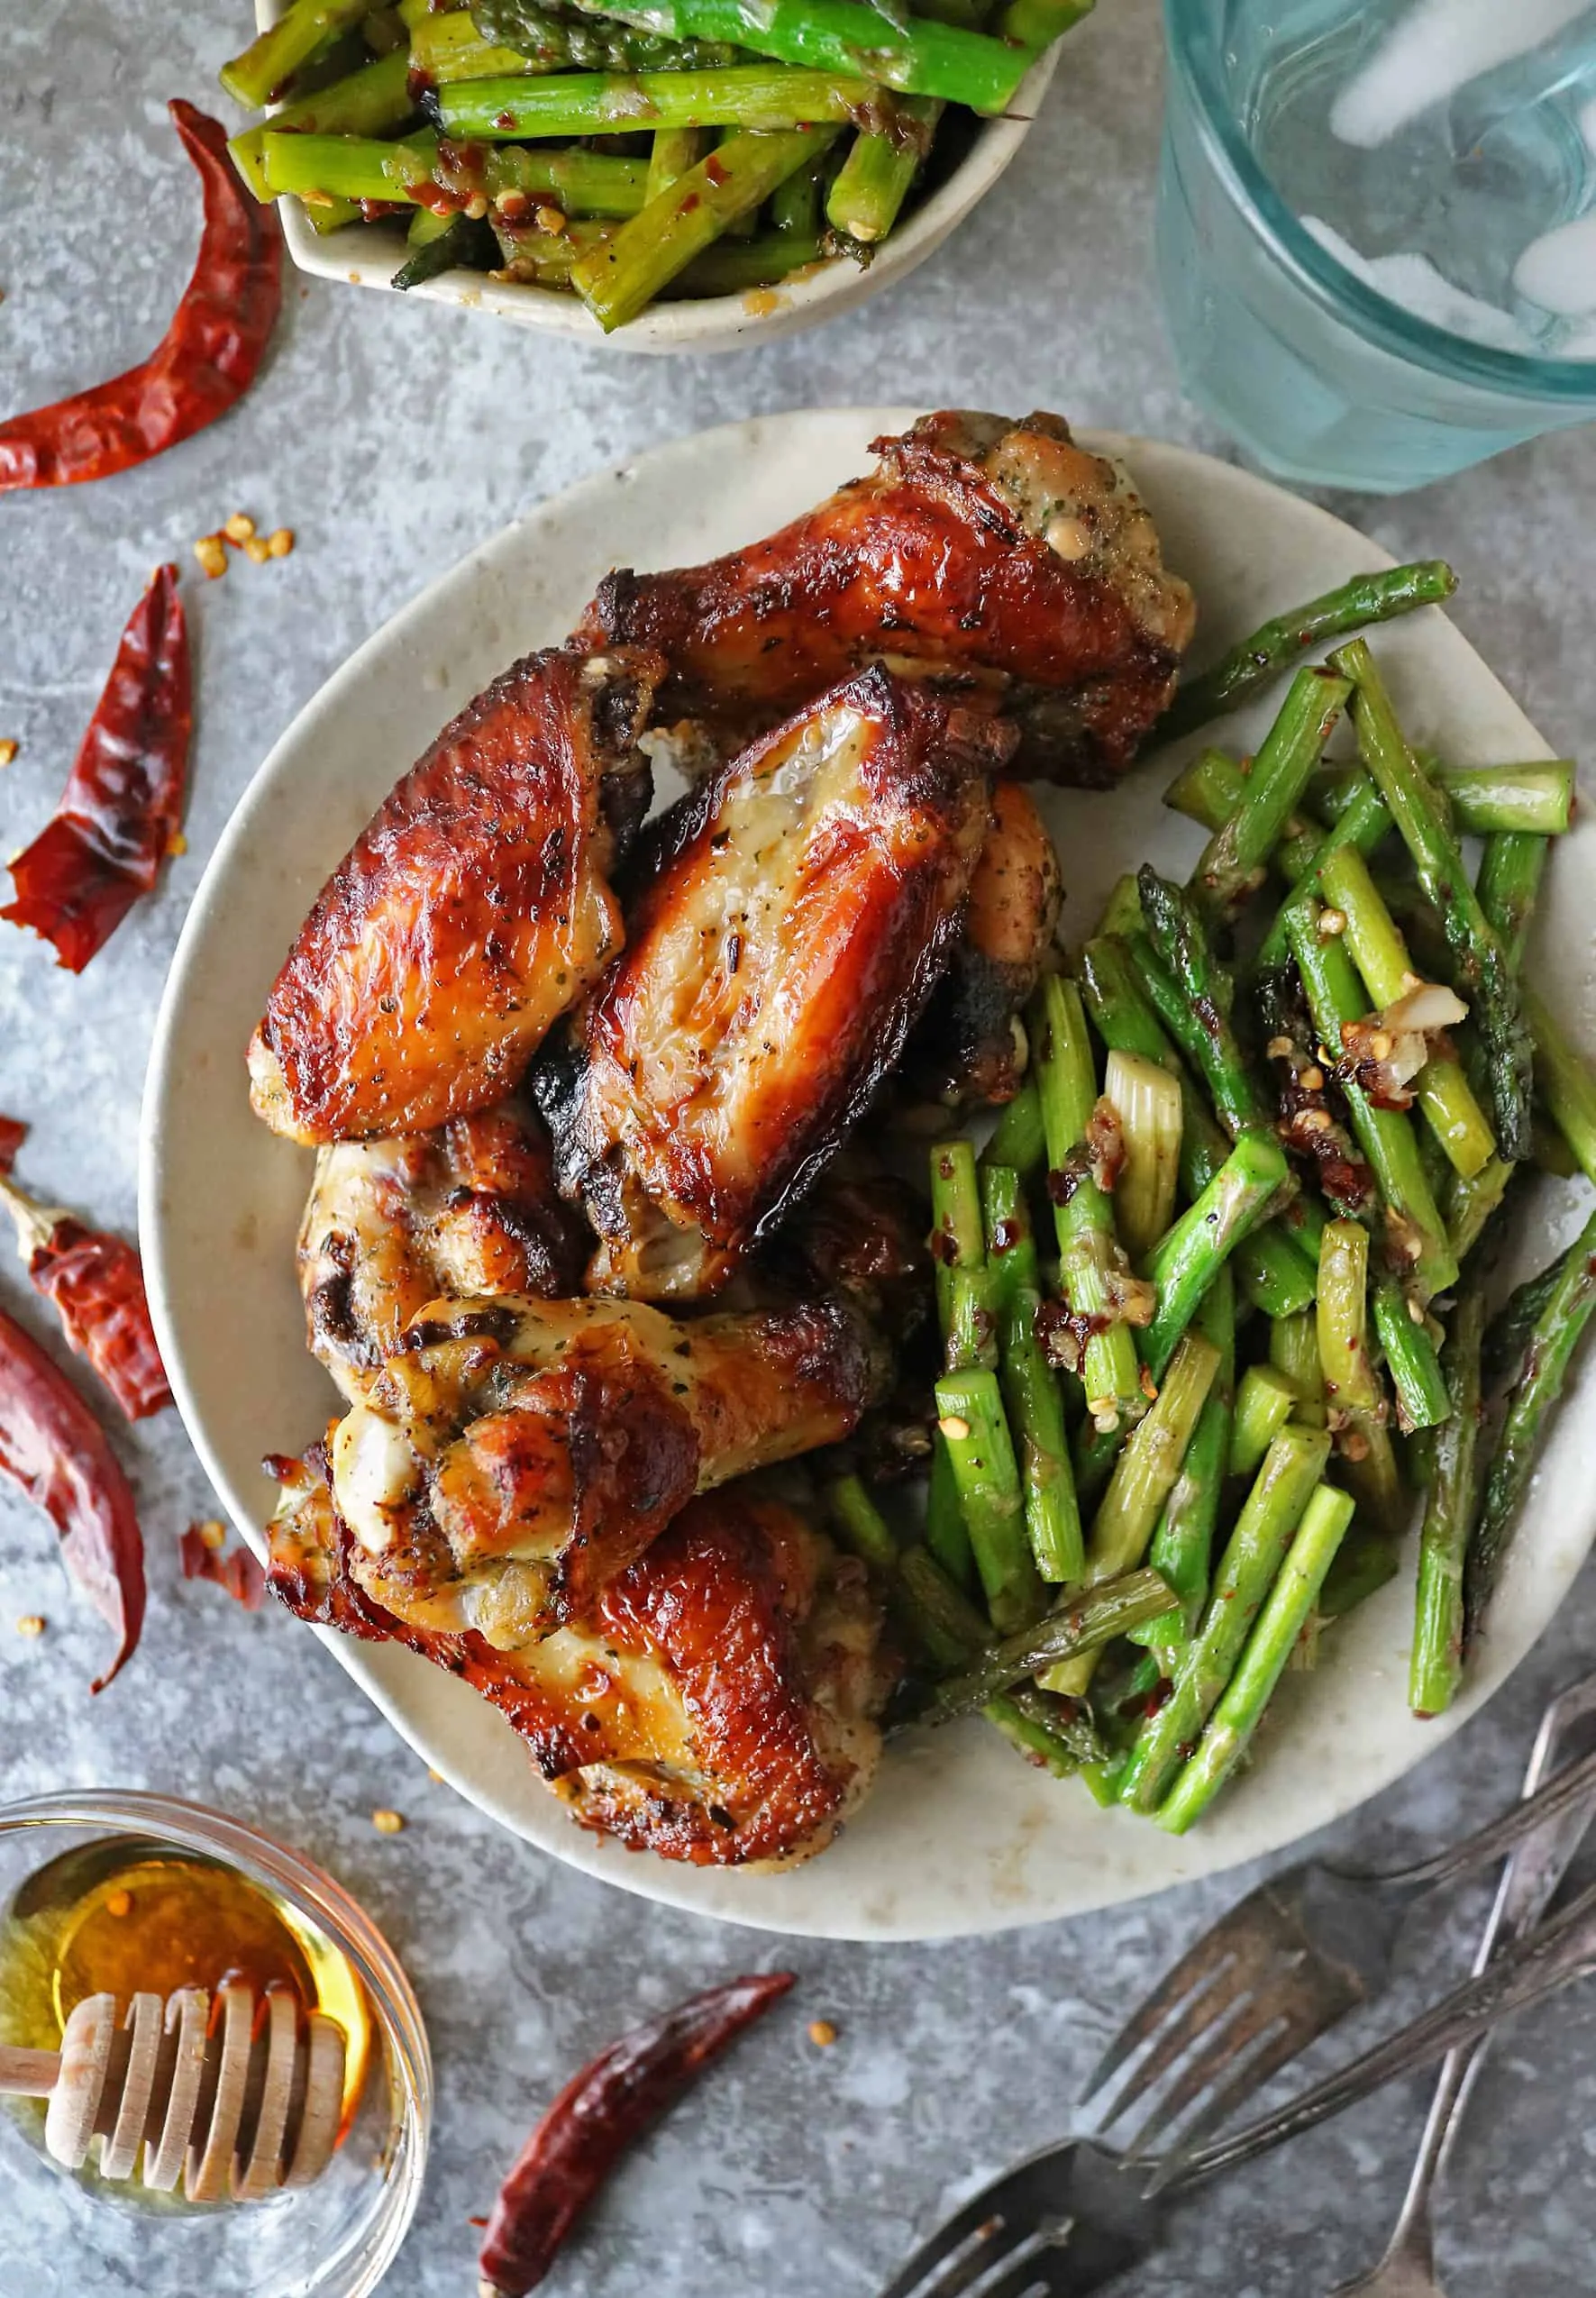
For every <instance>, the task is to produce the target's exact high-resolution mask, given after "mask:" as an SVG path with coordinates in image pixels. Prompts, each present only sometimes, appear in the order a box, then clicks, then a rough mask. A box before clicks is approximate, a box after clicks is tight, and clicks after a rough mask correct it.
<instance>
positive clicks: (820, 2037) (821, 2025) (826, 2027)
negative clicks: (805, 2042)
mask: <svg viewBox="0 0 1596 2298" xmlns="http://www.w3.org/2000/svg"><path fill="white" fill-rule="evenodd" d="M836 2038H837V2030H836V2029H835V2028H834V2026H833V2025H832V2023H831V2020H829V2019H811V2020H810V2021H809V2040H810V2041H811V2042H812V2043H813V2044H814V2046H815V2047H816V2050H822V2051H824V2050H829V2049H830V2048H831V2046H832V2045H833V2043H834V2042H835V2040H836Z"/></svg>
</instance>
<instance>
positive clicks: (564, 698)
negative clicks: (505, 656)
mask: <svg viewBox="0 0 1596 2298" xmlns="http://www.w3.org/2000/svg"><path fill="white" fill-rule="evenodd" d="M660 670H661V664H660V663H659V661H657V659H656V658H655V657H653V656H652V655H650V654H648V653H646V652H625V651H622V652H616V653H613V654H609V655H604V656H596V657H587V656H584V655H582V654H579V653H574V652H567V651H564V650H555V651H553V652H548V653H543V654H529V655H527V656H526V657H525V658H524V660H523V661H519V662H517V663H516V664H515V667H514V668H513V669H512V670H507V671H506V673H505V675H504V676H503V677H502V678H500V679H496V680H495V681H494V683H493V684H492V686H490V687H488V688H487V689H486V690H485V691H484V692H483V693H482V694H479V696H478V697H477V698H476V700H475V701H474V702H472V703H470V704H469V705H468V707H466V708H465V709H464V710H463V711H461V715H460V716H459V717H458V718H456V719H455V720H454V722H453V724H452V725H450V726H447V727H446V728H445V729H444V731H443V732H442V734H440V735H439V737H438V739H437V741H436V742H435V743H433V746H432V748H431V749H430V750H429V751H428V752H427V753H426V755H425V756H424V758H423V759H422V760H421V761H420V762H419V763H418V764H417V765H416V766H415V767H414V768H412V770H411V771H410V772H409V773H408V774H406V777H405V779H404V780H403V781H401V782H400V783H399V785H398V787H397V789H395V790H394V791H393V792H392V794H391V795H390V796H389V797H388V798H387V799H386V800H385V801H384V803H383V805H382V806H381V807H379V808H378V812H377V814H376V815H375V816H373V818H372V820H371V822H370V824H369V825H368V827H367V828H366V829H365V830H364V831H363V832H362V833H361V834H360V838H359V840H358V841H357V842H356V844H355V845H354V847H353V848H352V849H351V852H350V853H348V854H347V855H346V856H345V857H344V859H343V861H342V862H340V864H339V865H338V868H337V869H336V870H335V871H333V876H332V877H331V878H330V879H329V880H328V881H327V884H326V885H325V887H324V889H323V890H322V892H321V894H320V896H319V897H318V898H317V900H316V903H315V907H314V908H313V909H312V911H311V913H310V916H308V917H307V918H306V922H305V924H304V926H302V927H301V929H300V933H299V937H298V939H297V941H296V943H295V944H294V947H293V949H292V951H291V952H290V953H289V955H288V958H287V963H286V964H285V965H284V967H283V970H282V971H281V972H280V973H279V974H278V978H277V981H276V983H275V984H274V986H273V989H272V991H271V995H270V997H269V999H268V1001H267V1008H266V1016H265V1018H264V1020H263V1021H262V1022H261V1024H260V1028H259V1029H258V1030H257V1032H256V1034H255V1036H254V1039H253V1040H252V1042H251V1046H250V1076H251V1099H252V1100H253V1102H254V1105H255V1108H256V1110H257V1112H258V1113H259V1115H260V1116H261V1117H264V1118H265V1120H266V1122H267V1124H268V1125H269V1126H272V1128H273V1129H274V1130H275V1131H276V1132H278V1133H284V1134H287V1135H290V1136H291V1137H292V1138H294V1139H295V1140H297V1141H305V1142H311V1143H320V1142H326V1141H347V1140H361V1139H365V1138H368V1137H369V1136H371V1135H386V1134H406V1133H419V1132H423V1131H424V1130H426V1129H427V1128H428V1127H430V1126H436V1125H442V1124H443V1123H444V1122H445V1120H446V1119H448V1118H450V1117H458V1116H460V1115H461V1114H462V1113H463V1112H464V1111H466V1110H469V1109H477V1108H485V1107H486V1106H487V1105H488V1104H489V1103H491V1102H493V1101H496V1100H497V1099H500V1097H501V1096H502V1095H503V1094H504V1093H505V1092H506V1090H508V1089H509V1088H510V1087H511V1086H513V1085H514V1084H515V1082H516V1081H517V1079H518V1078H519V1077H520V1074H521V1072H522V1071H523V1070H524V1068H525V1065H526V1062H527V1061H528V1060H529V1058H530V1057H531V1055H532V1054H533V1053H534V1052H535V1050H536V1048H537V1046H538V1044H540V1042H541V1041H542V1039H543V1035H544V1032H545V1031H546V1030H547V1029H548V1027H549V1026H550V1024H551V1023H552V1022H553V1021H554V1020H555V1019H557V1018H558V1017H559V1016H560V1015H561V1013H563V1012H564V1011H565V1009H566V1008H567V1007H568V1006H570V1004H572V1003H573V1002H574V1001H575V999H577V998H579V996H580V995H581V993H582V992H583V990H584V989H587V988H588V985H589V984H590V983H591V982H593V981H594V980H597V977H598V975H599V973H600V972H601V971H603V969H604V967H605V965H606V963H607V962H608V961H609V959H610V958H611V957H612V956H613V955H614V954H615V953H616V950H617V949H618V948H619V947H620V944H621V920H620V914H619V910H618V908H617V906H616V899H615V897H614V895H613V894H612V892H611V890H610V887H609V883H608V872H609V870H610V868H611V865H612V862H613V860H614V855H615V845H616V833H615V828H614V826H613V825H614V824H615V822H616V821H617V820H619V821H624V822H630V821H632V820H633V819H634V817H635V814H636V810H637V809H636V795H637V785H638V782H639V780H640V779H641V777H642V776H643V775H644V774H646V772H647V767H646V763H645V762H644V761H643V760H642V758H641V754H640V753H638V752H636V751H635V750H634V741H635V737H636V735H637V733H638V732H639V730H640V728H641V726H642V725H643V722H644V720H645V719H646V716H647V714H648V711H649V707H650V704H651V701H652V695H653V691H654V687H655V684H656V682H657V679H658V677H659V674H660ZM606 778H607V779H606ZM645 803H646V800H645Z"/></svg>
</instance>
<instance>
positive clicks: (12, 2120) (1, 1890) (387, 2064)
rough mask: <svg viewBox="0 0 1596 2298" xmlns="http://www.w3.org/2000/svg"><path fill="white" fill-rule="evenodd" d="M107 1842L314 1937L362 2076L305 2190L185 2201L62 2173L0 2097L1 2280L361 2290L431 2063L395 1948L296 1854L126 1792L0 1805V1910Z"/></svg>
mask: <svg viewBox="0 0 1596 2298" xmlns="http://www.w3.org/2000/svg"><path fill="white" fill-rule="evenodd" d="M106 1843H123V1844H125V1845H126V1846H127V1847H128V1849H129V1850H130V1852H136V1851H138V1850H144V1851H150V1850H157V1851H160V1850H165V1851H170V1850H179V1851H185V1852H188V1853H191V1854H195V1855H196V1856H200V1857H202V1858H206V1859H212V1860H215V1861H217V1862H218V1863H219V1864H220V1865H223V1866H224V1867H228V1868H231V1869H233V1871H234V1872H235V1873H236V1874H239V1875H241V1876H242V1877H243V1878H245V1879H246V1880H247V1881H248V1882H250V1883H254V1884H256V1885H257V1886H259V1887H260V1888H261V1889H262V1890H264V1891H265V1892H267V1894H268V1895H269V1897H271V1898H273V1899H275V1900H277V1901H280V1902H282V1903H283V1904H284V1905H285V1906H286V1908H287V1909H288V1910H291V1911H292V1913H293V1915H294V1917H295V1918H296V1920H298V1921H302V1922H303V1923H304V1924H305V1925H306V1927H307V1928H308V1929H310V1930H311V1931H312V1932H313V1933H314V1932H318V1931H319V1932H320V1933H321V1934H323V1936H324V1938H326V1939H327V1940H328V1941H329V1942H330V1943H331V1944H332V1945H333V1947H335V1948H337V1949H338V1950H339V1951H340V1952H341V1953H342V1955H343V1956H345V1957H346V1958H347V1960H348V1962H349V1963H350V1964H351V1965H352V1966H353V1968H354V1970H355V1972H356V1974H358V1976H359V1978H360V1982H361V1984H362V1985H363V1987H364V1989H365V1993H366V1996H367V1999H368V2005H369V2013H370V2020H371V2055H370V2059H369V2065H368V2068H367V2073H366V2079H365V2084H364V2088H363V2090H362V2092H361V2094H360V2104H359V2108H358V2111H356V2114H355V2119H354V2121H353V2124H352V2126H351V2129H350V2130H349V2131H348V2133H347V2135H346V2137H345V2138H344V2139H343V2142H342V2145H341V2146H340V2148H339V2149H338V2151H337V2153H336V2154H335V2155H334V2157H333V2161H332V2163H331V2164H330V2165H329V2166H328V2168H327V2169H326V2171H325V2172H324V2174H323V2175H322V2177H321V2178H319V2179H318V2180H317V2181H316V2183H315V2185H313V2186H307V2187H304V2188H299V2189H296V2190H291V2191H288V2192H287V2193H281V2194H278V2195H275V2196H273V2197H272V2198H271V2199H270V2200H269V2201H267V2202H248V2203H235V2204H215V2205H212V2206H209V2207H206V2208H202V2209H195V2208H192V2207H174V2206H172V2205H171V2204H170V2203H169V2202H166V2201H165V2199H164V2198H162V2197H160V2196H156V2195H151V2194H150V2193H147V2191H146V2190H145V2189H144V2187H143V2186H142V2185H141V2184H140V2182H139V2181H138V2179H137V2178H136V2177H135V2178H134V2179H132V2180H130V2181H128V2182H127V2183H126V2184H120V2185H111V2184H105V2183H102V2182H100V2181H99V2180H98V2179H97V2178H96V2177H95V2176H94V2175H92V2173H86V2174H84V2175H74V2174H73V2173H71V2172H69V2171H67V2170H64V2169H62V2168H60V2167H59V2166H58V2165H56V2164H54V2163H52V2162H51V2161H50V2158H49V2157H48V2156H47V2155H45V2154H44V2153H43V2152H42V2148H41V2143H40V2142H39V2141H38V2140H37V2139H36V2138H34V2137H33V2136H32V2135H31V2133H30V2129H29V2127H28V2124H27V2122H26V2121H25V2120H23V2118H20V2117H19V2116H17V2115H15V2114H14V2113H10V2112H6V2111H4V2109H3V2108H0V2186H3V2187H5V2188H7V2189H8V2190H9V2193H10V2195H11V2197H12V2198H13V2199H12V2200H11V2201H10V2202H9V2205H8V2209H7V2219H8V2221H9V2226H8V2232H7V2235H6V2238H5V2257H6V2262H7V2274H6V2286H7V2288H11V2287H13V2286H14V2287H15V2288H17V2289H23V2288H25V2289H26V2290H27V2292H28V2293H29V2298H84V2293H87V2292H89V2291H101V2290H110V2289H117V2290H137V2291H138V2292H139V2293H140V2298H191V2293H194V2292H196V2291H198V2290H203V2291H205V2293H206V2298H365V2293H367V2292H368V2291H371V2290H375V2289H376V2287H377V2285H378V2283H379V2282H380V2281H381V2280H382V2277H383V2275H385V2274H386V2272H387V2271H388V2267H389V2266H391V2265H392V2263H393V2260H394V2257H395V2256H396V2255H397V2251H398V2248H399V2245H400V2244H401V2243H402V2242H403V2240H404V2239H405V2236H406V2232H407V2231H408V2229H409V2225H410V2221H411V2220H412V2218H413V2217H414V2216H415V2206H416V2203H417V2202H418V2200H419V2199H420V2195H421V2184H422V2178H423V2175H424V2171H425V2167H426V2154H427V2140H428V2137H429V2135H430V2132H431V2129H432V2118H433V2070H432V2057H431V2054H430V2052H429V2051H428V2048H427V2039H426V2030H425V2029H424V2027H423V2025H422V2019H421V2011H420V2009H419V2007H418V2005H417V2003H416V2001H415V1994H414V1993H413V1992H412V1990H411V1986H410V1982H409V1981H408V1979H407V1978H406V1976H405V1974H404V1971H403V1970H402V1968H401V1967H400V1965H399V1962H398V1958H397V1956H396V1955H395V1954H394V1951H393V1949H392V1947H389V1945H388V1941H387V1940H386V1939H385V1938H383V1936H382V1934H381V1932H380V1931H378V1929H377V1927H376V1925H375V1924H374V1923H373V1922H372V1921H371V1920H370V1918H369V1916H368V1915H366V1914H365V1913H363V1912H362V1910H360V1908H359V1907H357V1906H356V1904H355V1902H354V1901H353V1900H352V1899H351V1898H350V1897H349V1895H348V1893H347V1892H344V1891H343V1890H342V1889H341V1888H340V1886H339V1885H338V1884H337V1883H334V1882H333V1878H332V1877H331V1876H330V1875H326V1874H323V1872H322V1870H321V1869H320V1868H319V1867H315V1866H313V1865H311V1863H310V1862H309V1860H307V1859H302V1858H301V1857H300V1856H299V1855H298V1854H297V1853H296V1852H293V1851H288V1850H287V1849H285V1848H284V1847H283V1846H282V1845H280V1844H277V1843H273V1842H272V1841H271V1840H270V1838H269V1837H267V1836H263V1835H260V1834H258V1833H257V1832H256V1831H255V1829H254V1828H247V1827H243V1826H242V1825H241V1824H240V1822H239V1821H238V1820H236V1819H228V1818H227V1817H226V1816H225V1815H224V1814H223V1813H222V1812H220V1811H211V1810H205V1808H204V1806H203V1805H199V1804H195V1803H184V1802H179V1801H176V1800H175V1799H174V1798H171V1797H168V1796H163V1795H146V1794H142V1793H138V1792H125V1793H116V1792H105V1793H99V1792H95V1793H85V1794H67V1795H40V1796H33V1797H30V1798H29V1799H28V1800H27V1801H23V1802H19V1803H9V1804H0V1916H4V1914H5V1910H8V1909H9V1908H10V1907H11V1905H12V1903H13V1901H14V1898H15V1896H16V1893H17V1892H18V1891H19V1889H20V1888H21V1887H22V1885H23V1883H25V1882H26V1881H27V1879H28V1877H29V1876H30V1875H32V1874H35V1873H36V1872H37V1871H38V1870H39V1869H40V1868H41V1867H43V1866H45V1865H48V1864H49V1863H50V1861H51V1860H53V1859H56V1858H58V1857H59V1856H60V1855H61V1854H62V1853H64V1852H68V1851H71V1850H76V1849H83V1848H87V1847H89V1846H91V1845H94V1846H98V1845H102V1844H106ZM7 2103H8V2102H7ZM18 2198H21V2199H20V2200H19V2199H18ZM13 2272H15V2274H16V2275H17V2277H18V2278H17V2280H16V2282H15V2284H13V2283H12V2280H11V2275H12V2273H13Z"/></svg>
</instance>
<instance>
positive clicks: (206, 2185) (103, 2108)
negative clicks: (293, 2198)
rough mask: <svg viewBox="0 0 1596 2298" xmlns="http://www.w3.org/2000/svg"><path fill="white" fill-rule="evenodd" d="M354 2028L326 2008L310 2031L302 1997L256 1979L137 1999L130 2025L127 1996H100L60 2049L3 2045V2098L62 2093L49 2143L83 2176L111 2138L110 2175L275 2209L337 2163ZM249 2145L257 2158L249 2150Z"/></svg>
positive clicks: (87, 2005)
mask: <svg viewBox="0 0 1596 2298" xmlns="http://www.w3.org/2000/svg"><path fill="white" fill-rule="evenodd" d="M343 2059H344V2036H343V2029H342V2027H340V2026H339V2024H338V2022H337V2020H333V2019H329V2018H328V2017H327V2016H326V2014H325V2013H324V2011H312V2012H311V2013H310V2015H309V2018H308V2020H307V2021H305V2022H304V2023H303V2024H302V2014H301V2011H300V2007H299V2002H298V1999H297V1997H296V1995H295V1994H294V1993H293V1992H292V1991H291V1989H289V1988H287V1987H269V1988H268V1989H267V1991H266V1993H265V1996H264V1997H263V1998H262V1999H260V2012H259V2015H258V2014H257V1997H256V1994H255V1991H254V1989H253V1988H252V1987H251V1986H249V1985H247V1984H245V1983H243V1982H242V1981H223V1984H222V1985H221V1986H220V1987H219V1988H218V1989H217V1990H216V1993H215V1994H214V1997H213V1996H212V1995H210V1994H208V1993H206V1991H205V1989H204V1988H203V1987H179V1988H178V1991H177V1993H175V1994H173V1995H171V1996H169V1998H168V2000H167V2001H166V2002H164V2003H163V2002H161V2000H160V1996H159V1995H154V1994H136V1995H134V1997H133V1999H132V2002H131V2003H130V2004H129V2006H128V2011H127V2016H126V2018H125V2019H124V2020H121V2021H120V2022H119V2021H118V2019H117V2015H116V1998H115V1996H114V1995H109V1994H101V1995H87V1996H86V1997H85V1999H84V2000H83V2002H80V2003H79V2004H78V2007H77V2009H76V2010H75V2011H73V2013H72V2015H71V2017H70V2018H69V2019H68V2021H67V2028H66V2032H65V2033H64V2034H63V2036H62V2037H61V2047H60V2049H59V2051H36V2050H17V2049H14V2048H12V2047H8V2046H7V2045H5V2044H0V2093H10V2094H11V2095H12V2096H13V2097H14V2098H26V2099H48V2100H49V2102H50V2104H49V2107H48V2109H47V2111H46V2113H45V2120H44V2143H45V2146H46V2147H47V2148H48V2149H49V2151H50V2155H51V2156H52V2157H53V2158H54V2159H55V2160H56V2161H57V2162H59V2163H63V2164H65V2165H66V2166H67V2168H68V2170H79V2169H81V2168H82V2166H83V2165H84V2163H85V2162H87V2159H88V2153H89V2148H91V2146H92V2145H93V2144H94V2141H95V2139H96V2138H99V2139H100V2140H101V2141H102V2146H101V2153H100V2175H101V2176H102V2177H105V2178H131V2177H132V2175H133V2170H134V2166H135V2165H136V2164H137V2162H138V2159H139V2149H140V2148H141V2147H142V2148H143V2149H144V2181H143V2183H144V2184H145V2185H146V2186H148V2187H150V2188H152V2189H153V2190H154V2191H155V2192H156V2193H171V2191H172V2190H173V2188H174V2187H175V2186H176V2185H177V2184H178V2177H179V2175H181V2176H182V2179H183V2192H184V2193H185V2194H186V2195H187V2198H188V2200H189V2201H190V2202H222V2201H223V2200H224V2199H226V2198H227V2197H228V2196H231V2197H232V2199H233V2201H234V2202H259V2201H261V2200H262V2199H263V2198H264V2197H265V2196H267V2195H269V2194H275V2193H278V2190H279V2189H280V2188H282V2187H286V2186H308V2185H309V2184H311V2183H312V2181H313V2180H315V2179H317V2178H319V2177H320V2176H321V2175H322V2173H323V2171H324V2170H325V2168H326V2167H327V2165H328V2163H329V2162H330V2161H331V2160H332V2157H333V2148H334V2146H335V2145H336V2143H337V2139H338V2127H339V2122H340V2120H341V2119H342V2110H343ZM245 2148H247V2149H248V2152H247V2156H246V2153H245V2151H244V2149H245Z"/></svg>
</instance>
